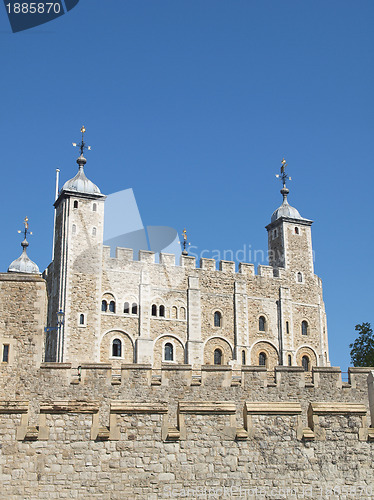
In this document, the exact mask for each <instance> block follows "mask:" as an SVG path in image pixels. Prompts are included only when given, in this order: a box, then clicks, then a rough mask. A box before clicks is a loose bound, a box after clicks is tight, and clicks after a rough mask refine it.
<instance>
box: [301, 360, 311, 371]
mask: <svg viewBox="0 0 374 500" xmlns="http://www.w3.org/2000/svg"><path fill="white" fill-rule="evenodd" d="M301 364H302V366H303V368H304V370H305V371H306V372H308V371H309V358H308V356H303V357H302V359H301Z"/></svg>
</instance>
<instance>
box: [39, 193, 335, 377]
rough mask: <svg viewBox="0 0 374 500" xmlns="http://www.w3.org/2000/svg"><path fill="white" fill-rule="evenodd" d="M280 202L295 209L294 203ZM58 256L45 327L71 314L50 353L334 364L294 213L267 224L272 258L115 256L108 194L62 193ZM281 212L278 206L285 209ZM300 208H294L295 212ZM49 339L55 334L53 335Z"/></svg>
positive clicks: (304, 235) (158, 361)
mask: <svg viewBox="0 0 374 500" xmlns="http://www.w3.org/2000/svg"><path fill="white" fill-rule="evenodd" d="M284 203H286V204H283V205H282V206H281V207H280V208H284V207H286V208H291V209H292V207H289V205H288V204H287V200H286V198H285V202H284ZM55 207H56V226H55V254H54V260H53V262H52V263H51V265H50V266H49V268H48V270H47V272H46V273H45V275H46V279H47V283H48V295H49V315H48V323H49V325H50V326H54V325H56V312H57V311H58V310H62V311H63V312H64V315H65V318H64V325H63V327H62V329H61V335H60V338H59V339H57V336H56V339H55V342H50V343H49V345H48V348H47V349H46V361H63V362H72V363H77V362H110V363H113V364H114V365H118V366H119V365H120V364H121V363H124V362H128V363H132V362H134V363H150V364H151V365H152V366H153V367H155V368H157V367H161V365H162V363H164V362H168V363H177V364H191V365H192V366H193V367H198V366H201V365H204V364H215V363H216V364H224V365H227V364H229V365H233V366H235V365H259V364H265V366H267V367H268V368H269V369H274V367H275V366H276V365H288V366H296V365H299V366H300V365H302V363H304V367H305V368H306V369H307V370H308V371H310V370H311V368H312V367H313V366H329V357H328V341H327V327H326V314H325V308H324V303H323V298H322V284H321V280H320V279H319V278H318V277H317V276H316V275H315V274H314V270H313V251H312V242H311V224H312V221H309V220H307V219H303V218H301V217H300V216H299V214H298V212H297V210H295V209H292V210H293V211H291V215H293V217H289V216H288V215H287V214H288V212H287V211H286V215H284V210H283V212H282V213H283V215H282V214H281V215H280V216H279V217H278V218H275V217H274V214H273V218H272V219H274V218H275V220H273V221H272V222H271V223H270V224H269V225H268V226H267V230H268V238H269V243H268V245H269V255H270V264H271V265H270V266H259V267H258V271H257V274H255V271H254V266H253V265H251V264H246V263H241V264H239V268H238V270H236V269H235V263H234V262H228V261H221V262H220V263H219V270H216V262H215V261H214V260H212V259H201V260H200V263H199V267H197V266H196V262H195V259H194V258H193V257H189V256H184V255H181V256H177V257H175V256H174V255H169V254H160V258H159V263H155V255H154V254H153V253H152V252H149V251H140V252H139V256H137V257H138V259H139V260H134V256H133V252H132V250H131V249H124V248H117V252H116V257H115V258H111V257H110V249H109V247H105V246H103V225H104V210H105V196H104V195H102V194H99V192H98V193H97V192H95V193H92V192H91V193H83V192H82V193H80V192H77V191H73V190H68V189H67V190H65V189H63V190H62V191H61V192H60V195H59V198H58V199H57V201H56V203H55ZM278 211H279V209H278ZM295 214H296V215H295ZM50 338H52V336H51V337H50Z"/></svg>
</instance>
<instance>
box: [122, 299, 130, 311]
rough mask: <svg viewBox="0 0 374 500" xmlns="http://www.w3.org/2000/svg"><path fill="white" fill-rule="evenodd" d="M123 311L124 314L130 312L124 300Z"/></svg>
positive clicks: (128, 305)
mask: <svg viewBox="0 0 374 500" xmlns="http://www.w3.org/2000/svg"><path fill="white" fill-rule="evenodd" d="M123 312H124V314H130V304H129V303H128V302H125V304H124V306H123Z"/></svg>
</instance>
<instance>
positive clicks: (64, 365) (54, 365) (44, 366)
mask: <svg viewBox="0 0 374 500" xmlns="http://www.w3.org/2000/svg"><path fill="white" fill-rule="evenodd" d="M40 368H41V369H48V370H49V369H51V368H53V369H56V368H57V369H59V370H70V369H71V363H41V365H40Z"/></svg>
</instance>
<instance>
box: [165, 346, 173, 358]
mask: <svg viewBox="0 0 374 500" xmlns="http://www.w3.org/2000/svg"><path fill="white" fill-rule="evenodd" d="M164 359H165V361H174V353H173V344H170V342H168V343H167V344H165V348H164Z"/></svg>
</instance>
